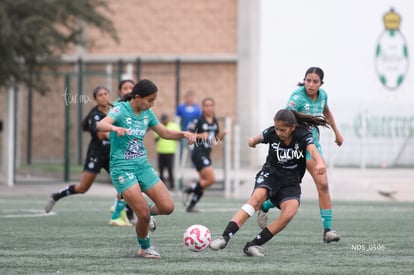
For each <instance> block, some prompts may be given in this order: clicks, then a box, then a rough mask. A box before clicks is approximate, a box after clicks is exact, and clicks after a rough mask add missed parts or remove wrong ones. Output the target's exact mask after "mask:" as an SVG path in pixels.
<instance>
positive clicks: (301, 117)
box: [273, 109, 329, 128]
mask: <svg viewBox="0 0 414 275" xmlns="http://www.w3.org/2000/svg"><path fill="white" fill-rule="evenodd" d="M273 120H274V121H276V120H280V121H284V122H285V123H286V124H287V125H289V126H293V125H298V126H300V127H304V128H310V127H318V126H324V127H327V128H329V123H328V121H327V120H326V118H325V117H323V116H313V115H307V114H302V113H299V112H296V111H294V110H288V109H281V110H279V111H278V112H277V113H276V114H275V116H274V118H273Z"/></svg>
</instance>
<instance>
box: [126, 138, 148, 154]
mask: <svg viewBox="0 0 414 275" xmlns="http://www.w3.org/2000/svg"><path fill="white" fill-rule="evenodd" d="M143 155H144V151H143V148H142V145H141V144H140V143H139V140H138V139H134V140H132V141H131V142H130V143H129V144H128V147H127V149H126V151H125V155H124V159H136V158H139V157H142V156H143Z"/></svg>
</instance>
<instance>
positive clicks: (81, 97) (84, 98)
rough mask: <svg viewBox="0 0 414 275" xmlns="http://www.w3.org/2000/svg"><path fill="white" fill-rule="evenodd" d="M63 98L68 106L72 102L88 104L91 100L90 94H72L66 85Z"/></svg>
mask: <svg viewBox="0 0 414 275" xmlns="http://www.w3.org/2000/svg"><path fill="white" fill-rule="evenodd" d="M63 97H64V99H65V105H66V106H69V105H72V104H88V103H89V102H92V99H91V98H90V96H88V95H86V94H75V95H72V94H71V92H70V90H69V89H68V88H67V87H66V88H65V93H64V95H63Z"/></svg>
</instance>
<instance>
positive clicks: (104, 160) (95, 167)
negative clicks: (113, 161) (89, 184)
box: [83, 147, 109, 174]
mask: <svg viewBox="0 0 414 275" xmlns="http://www.w3.org/2000/svg"><path fill="white" fill-rule="evenodd" d="M102 168H103V169H105V171H106V172H108V174H109V150H103V151H99V150H96V149H92V148H91V147H89V148H88V153H87V154H86V158H85V163H84V165H83V171H87V172H89V173H91V174H99V172H100V171H101V169H102Z"/></svg>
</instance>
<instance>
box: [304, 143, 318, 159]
mask: <svg viewBox="0 0 414 275" xmlns="http://www.w3.org/2000/svg"><path fill="white" fill-rule="evenodd" d="M313 142H314V143H315V146H316V149H318V152H319V155H321V157H322V146H321V145H320V144H319V141H315V140H313ZM310 159H312V156H311V154H310V153H309V152H308V151H306V160H310Z"/></svg>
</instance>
